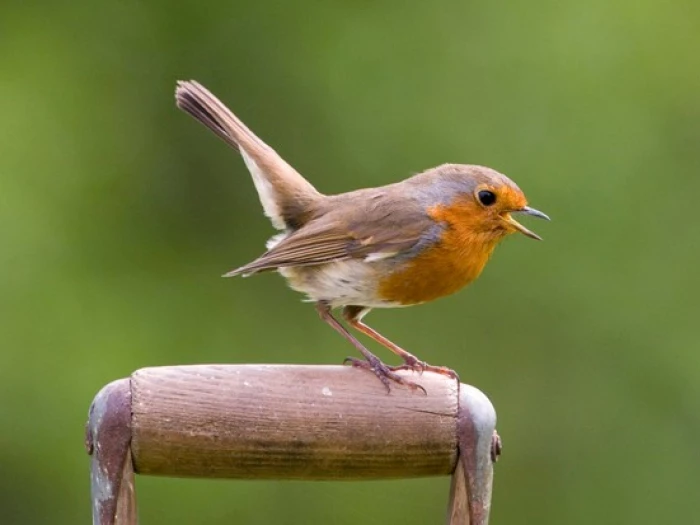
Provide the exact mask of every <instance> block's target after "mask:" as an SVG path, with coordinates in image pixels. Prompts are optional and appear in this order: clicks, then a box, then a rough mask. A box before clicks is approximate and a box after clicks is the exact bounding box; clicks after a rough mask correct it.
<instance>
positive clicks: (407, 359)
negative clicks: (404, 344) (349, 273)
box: [343, 306, 459, 380]
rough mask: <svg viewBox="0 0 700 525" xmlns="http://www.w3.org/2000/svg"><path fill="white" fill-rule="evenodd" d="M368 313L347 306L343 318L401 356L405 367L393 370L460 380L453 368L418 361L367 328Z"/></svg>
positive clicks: (365, 309)
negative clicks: (365, 316) (412, 371)
mask: <svg viewBox="0 0 700 525" xmlns="http://www.w3.org/2000/svg"><path fill="white" fill-rule="evenodd" d="M368 312H369V309H368V308H363V307H361V306H346V307H345V308H343V317H344V318H345V320H346V321H347V322H348V324H349V325H350V326H352V327H353V328H355V329H356V330H358V331H360V332H362V333H363V334H365V335H367V336H369V337H371V338H372V339H374V340H375V341H376V342H378V343H379V344H380V345H382V346H385V347H386V348H388V349H389V350H391V351H392V352H394V353H395V354H396V355H397V356H399V357H400V358H401V359H403V362H404V364H403V365H401V366H395V367H390V369H391V370H415V371H417V372H423V371H424V370H428V371H429V372H437V373H438V374H443V375H446V376H449V377H451V378H453V379H457V380H459V376H458V375H457V372H455V371H454V370H452V369H451V368H447V367H444V366H433V365H429V364H428V363H426V362H425V361H421V360H420V359H418V358H417V357H416V356H414V355H413V354H411V353H410V352H407V351H406V350H404V349H403V348H401V347H400V346H398V345H397V344H395V343H392V342H391V341H389V340H388V339H387V338H386V337H384V336H383V335H382V334H380V333H379V332H377V331H376V330H375V329H374V328H371V327H369V326H367V325H366V324H365V323H363V322H362V317H363V316H364V315H365V314H367V313H368Z"/></svg>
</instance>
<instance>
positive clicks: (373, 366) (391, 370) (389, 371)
mask: <svg viewBox="0 0 700 525" xmlns="http://www.w3.org/2000/svg"><path fill="white" fill-rule="evenodd" d="M347 363H350V364H351V365H352V366H354V367H356V368H364V369H366V370H369V371H371V372H373V373H374V375H376V376H377V377H378V378H379V380H380V381H381V382H382V384H383V385H384V386H385V387H386V393H387V394H389V393H390V392H391V382H392V381H393V382H395V383H398V384H399V385H403V386H406V387H408V388H410V389H411V390H422V391H423V393H424V394H425V395H428V392H426V390H425V388H423V387H422V386H420V385H419V384H418V383H414V382H413V381H409V380H408V379H404V378H403V377H402V376H400V375H399V374H397V373H396V372H395V370H397V369H401V367H390V366H387V365H385V364H384V363H382V362H381V361H380V360H379V359H377V360H376V361H375V360H367V361H365V360H364V359H357V358H355V357H346V358H345V359H344V360H343V364H347Z"/></svg>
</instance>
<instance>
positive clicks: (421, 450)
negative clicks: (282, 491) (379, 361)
mask: <svg viewBox="0 0 700 525" xmlns="http://www.w3.org/2000/svg"><path fill="white" fill-rule="evenodd" d="M405 374H406V376H407V377H409V378H410V379H411V380H413V381H415V382H417V383H418V384H420V385H422V386H423V387H424V388H425V389H426V391H427V395H426V394H423V393H422V392H421V391H420V390H417V391H416V390H409V389H407V388H405V387H401V386H398V385H397V386H395V387H393V388H392V390H391V393H390V394H387V392H386V389H385V388H384V386H383V385H382V384H381V383H380V382H379V380H378V379H377V378H376V377H374V376H373V375H372V374H370V373H368V372H367V371H365V370H359V369H354V368H352V367H345V366H297V365H194V366H180V367H162V368H144V369H141V370H138V371H137V372H135V373H134V374H133V375H132V376H131V393H132V445H131V450H132V453H133V461H134V467H135V470H136V472H138V473H141V474H155V475H167V476H195V477H208V478H211V477H220V478H256V479H265V478H267V479H273V478H274V479H380V478H408V477H420V476H436V475H449V474H451V473H452V472H453V471H454V468H455V463H456V461H457V410H458V403H459V384H458V382H457V381H456V380H454V379H450V378H448V377H445V376H442V375H439V374H434V373H429V372H425V373H424V374H422V375H419V374H416V373H413V372H405Z"/></svg>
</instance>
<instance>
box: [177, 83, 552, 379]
mask: <svg viewBox="0 0 700 525" xmlns="http://www.w3.org/2000/svg"><path fill="white" fill-rule="evenodd" d="M175 101H176V105H177V107H178V108H179V109H181V110H183V111H184V112H186V113H188V114H189V115H191V116H192V117H194V118H195V119H196V120H198V121H199V122H200V123H202V124H204V126H206V127H207V128H209V129H210V130H211V131H213V132H214V133H215V134H216V135H217V136H218V137H219V138H220V139H222V140H223V141H224V142H225V143H227V144H228V145H229V146H231V147H233V148H234V149H235V150H237V151H238V152H239V153H240V155H241V157H242V158H243V162H244V163H245V165H246V166H247V168H248V170H249V171H250V174H251V176H252V179H253V183H254V185H255V188H256V190H257V193H258V196H259V198H260V202H261V204H262V208H263V211H264V213H265V215H266V216H267V217H268V218H269V219H270V221H271V222H272V225H273V227H274V228H276V229H277V230H279V232H280V233H278V234H277V235H274V236H273V237H272V238H271V239H270V240H269V241H268V242H267V245H266V248H267V250H266V251H265V252H264V253H263V254H262V255H261V256H260V257H258V258H257V259H255V260H253V261H251V262H249V263H248V264H245V265H243V266H240V267H238V268H236V269H234V270H231V271H230V272H228V273H226V274H224V277H233V276H238V275H241V276H249V275H253V274H257V273H261V272H268V271H277V272H278V273H280V274H281V275H282V276H283V277H284V278H285V279H286V281H287V283H288V285H289V286H290V287H291V288H292V289H293V290H295V291H298V292H301V293H303V294H305V295H306V297H307V299H306V300H307V301H309V302H313V303H315V307H316V310H317V312H318V315H319V316H320V318H321V319H322V320H323V321H325V322H326V323H327V324H328V325H330V326H331V327H332V328H333V329H334V330H336V331H337V332H338V333H339V334H340V335H342V336H343V337H344V338H345V339H346V340H347V341H349V342H350V343H351V344H352V345H353V346H354V347H355V348H356V349H357V350H358V351H359V352H360V354H362V356H363V358H364V359H359V358H355V357H348V358H346V360H345V362H346V363H350V364H351V365H353V366H354V367H358V368H363V369H367V370H369V371H371V372H373V373H374V374H375V375H376V376H377V377H378V378H379V379H380V380H381V382H382V383H383V384H384V386H385V387H386V389H387V392H390V391H391V385H393V384H400V385H404V386H406V387H409V388H411V389H414V390H415V389H420V390H423V391H424V392H425V390H424V389H423V387H421V386H419V385H418V384H416V383H415V382H413V381H410V380H408V379H407V378H406V377H405V374H399V373H397V372H398V371H399V370H406V369H407V370H413V371H416V372H420V373H422V372H424V371H433V372H437V373H440V374H445V375H448V376H451V377H455V378H456V377H457V374H456V373H455V372H454V371H453V370H451V369H449V368H447V367H443V366H434V365H429V364H428V363H427V362H425V361H421V360H420V359H418V358H417V357H416V356H414V355H413V354H411V353H409V352H408V351H406V350H404V349H403V348H401V347H400V346H398V345H397V344H395V343H393V342H392V341H390V340H389V339H387V338H386V337H384V336H383V335H382V334H380V333H379V332H377V331H376V330H374V329H373V328H371V327H370V326H369V325H367V324H366V323H365V321H364V319H365V316H366V315H367V314H368V313H369V312H370V310H372V309H375V308H396V307H406V306H413V305H419V304H423V303H427V302H430V301H433V300H435V299H438V298H440V297H444V296H447V295H450V294H453V293H454V292H457V291H458V290H460V289H461V288H463V287H464V286H466V285H468V284H469V283H471V282H472V281H474V280H475V279H476V278H477V277H478V276H479V274H480V273H481V272H482V270H483V269H484V266H485V265H486V263H487V261H488V260H489V258H490V256H491V254H492V253H493V251H494V248H495V247H496V245H497V244H498V243H499V242H500V241H501V240H503V239H504V238H505V237H507V236H508V235H510V234H513V233H521V234H523V235H525V236H527V237H529V238H532V239H537V240H541V237H540V236H539V235H537V234H536V233H534V232H532V231H530V230H529V229H527V228H526V227H525V226H523V225H522V224H521V223H520V222H518V221H517V220H516V219H515V218H514V217H513V214H516V213H517V214H524V215H530V216H533V217H538V218H540V219H545V220H549V217H548V216H547V215H545V214H544V213H543V212H541V211H538V210H536V209H535V208H532V207H530V206H528V201H527V199H526V198H525V195H524V193H523V192H522V191H521V190H520V188H519V187H518V186H517V185H516V184H515V183H514V182H513V181H512V180H511V179H509V178H508V177H506V176H505V175H503V174H501V173H499V172H498V171H496V170H493V169H491V168H487V167H485V166H479V165H469V164H442V165H440V166H437V167H434V168H431V169H427V170H425V171H423V172H421V173H418V174H416V175H413V176H411V177H409V178H407V179H404V180H402V181H400V182H394V183H390V184H387V185H384V186H380V187H376V188H363V189H358V190H354V191H349V192H346V193H339V194H334V195H326V194H323V193H321V192H319V191H318V190H317V189H316V188H315V187H314V186H313V185H312V184H311V183H310V182H309V181H308V180H307V179H305V178H304V177H303V176H302V175H301V174H300V173H298V172H297V171H296V170H295V169H294V168H293V167H292V166H290V165H289V164H288V163H287V162H285V161H284V159H282V157H281V156H280V155H278V154H277V153H276V152H275V150H273V149H272V148H271V147H270V146H268V145H267V144H266V143H265V142H263V141H262V140H261V139H260V138H259V137H258V136H257V135H255V133H253V132H252V131H251V130H250V129H249V128H248V127H247V126H246V125H245V124H244V123H243V122H242V121H241V120H240V119H239V118H238V117H237V116H236V115H235V114H234V113H233V112H232V111H231V110H230V109H229V108H228V107H227V106H226V105H224V104H223V103H222V102H221V101H220V100H219V99H218V98H217V97H216V96H215V95H213V94H212V93H211V92H210V91H209V90H208V89H207V88H205V87H204V86H203V85H201V84H200V83H198V82H196V81H194V80H186V81H178V82H177V87H176V90H175ZM338 308H340V309H342V310H341V312H342V318H343V319H344V320H345V322H346V323H347V325H348V326H349V327H351V328H353V329H355V330H357V331H358V332H360V333H362V334H364V335H366V336H368V337H369V338H371V339H373V340H374V341H375V342H377V343H379V344H381V345H382V346H384V347H386V348H387V349H389V350H390V351H392V352H393V353H394V354H396V355H397V356H398V357H399V358H401V360H402V361H403V364H402V365H400V366H389V365H387V364H385V363H384V362H383V361H382V360H380V359H379V358H378V357H377V356H376V355H374V354H373V353H372V352H370V351H369V350H368V349H367V348H366V347H365V346H364V345H363V344H362V343H361V342H360V341H359V340H358V339H357V338H356V337H355V336H354V335H353V334H352V333H351V332H350V331H349V330H348V329H347V328H346V327H345V326H344V325H343V324H342V323H341V322H340V321H339V320H338V318H337V317H336V315H334V310H336V309H338Z"/></svg>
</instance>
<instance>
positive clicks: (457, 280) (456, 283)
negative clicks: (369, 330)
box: [378, 202, 501, 305]
mask: <svg viewBox="0 0 700 525" xmlns="http://www.w3.org/2000/svg"><path fill="white" fill-rule="evenodd" d="M429 214H430V215H431V217H433V218H434V219H435V220H436V221H439V222H442V223H444V224H445V230H444V231H443V232H442V235H441V237H440V240H439V241H438V242H436V243H435V245H433V246H432V247H429V248H426V249H425V250H423V251H422V252H421V253H420V254H418V255H417V256H416V257H415V258H414V259H412V260H410V261H406V262H404V263H402V264H401V265H399V266H398V267H397V268H396V270H395V271H394V272H393V273H392V274H390V275H389V276H388V277H386V278H384V279H383V280H382V282H381V284H380V287H379V290H378V293H379V295H380V297H381V298H382V299H384V300H386V301H391V302H396V303H399V304H402V305H410V304H418V303H424V302H427V301H432V300H434V299H437V298H439V297H443V296H445V295H449V294H452V293H454V292H456V291H458V290H459V289H460V288H462V287H464V286H466V285H467V284H469V283H470V282H471V281H473V280H474V279H476V278H477V277H478V276H479V274H480V273H481V271H482V270H483V269H484V266H485V265H486V263H487V262H488V260H489V257H490V256H491V253H492V252H493V250H494V248H495V247H496V244H498V241H499V240H500V238H501V236H500V235H497V234H494V232H492V231H489V230H486V229H484V228H483V227H481V225H480V223H479V213H478V210H476V209H474V205H473V204H471V202H464V203H461V204H460V203H458V204H455V205H451V206H449V207H447V206H436V207H434V208H431V209H430V210H429Z"/></svg>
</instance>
